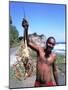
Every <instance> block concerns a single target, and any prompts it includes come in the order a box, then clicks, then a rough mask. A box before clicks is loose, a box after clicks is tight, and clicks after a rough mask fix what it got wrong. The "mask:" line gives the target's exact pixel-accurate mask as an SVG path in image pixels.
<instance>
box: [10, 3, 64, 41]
mask: <svg viewBox="0 0 68 90" xmlns="http://www.w3.org/2000/svg"><path fill="white" fill-rule="evenodd" d="M9 6H10V16H11V17H12V21H13V25H14V26H16V28H17V30H18V32H19V36H23V28H22V26H21V23H22V19H23V17H24V11H25V15H26V19H27V20H28V22H29V33H34V32H36V33H38V34H44V35H45V36H46V38H48V37H49V36H54V37H55V39H56V41H57V42H59V41H65V5H63V4H46V3H43V4H42V3H25V2H10V5H9Z"/></svg>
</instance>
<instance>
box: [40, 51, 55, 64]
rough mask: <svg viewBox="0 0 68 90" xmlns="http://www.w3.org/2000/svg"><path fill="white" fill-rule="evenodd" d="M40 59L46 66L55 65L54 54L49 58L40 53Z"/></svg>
mask: <svg viewBox="0 0 68 90" xmlns="http://www.w3.org/2000/svg"><path fill="white" fill-rule="evenodd" d="M38 59H39V62H41V63H44V64H48V65H49V64H51V63H53V61H54V58H53V57H52V54H50V55H49V56H48V57H46V56H45V53H44V52H42V53H40V55H39V58H38Z"/></svg>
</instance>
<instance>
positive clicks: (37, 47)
mask: <svg viewBox="0 0 68 90" xmlns="http://www.w3.org/2000/svg"><path fill="white" fill-rule="evenodd" d="M22 26H23V28H24V41H25V39H26V40H27V45H28V46H29V47H30V48H32V49H34V50H36V51H38V50H39V46H37V45H34V44H33V43H31V42H30V41H29V38H28V26H29V25H28V22H27V20H25V21H24V20H23V22H22Z"/></svg>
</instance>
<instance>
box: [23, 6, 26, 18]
mask: <svg viewBox="0 0 68 90" xmlns="http://www.w3.org/2000/svg"><path fill="white" fill-rule="evenodd" d="M23 12H24V19H26V14H25V9H24V7H23Z"/></svg>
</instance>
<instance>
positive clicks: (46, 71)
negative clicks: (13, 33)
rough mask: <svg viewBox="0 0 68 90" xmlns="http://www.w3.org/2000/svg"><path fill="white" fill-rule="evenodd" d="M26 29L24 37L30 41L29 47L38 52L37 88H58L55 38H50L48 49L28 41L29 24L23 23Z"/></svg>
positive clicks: (24, 21)
mask: <svg viewBox="0 0 68 90" xmlns="http://www.w3.org/2000/svg"><path fill="white" fill-rule="evenodd" d="M22 26H23V27H24V36H26V38H27V41H28V46H29V47H30V48H32V49H33V50H35V51H36V52H37V64H36V81H35V87H41V86H56V85H58V74H57V68H56V65H55V61H56V54H55V53H53V52H52V50H53V48H54V46H55V43H56V41H55V38H54V37H49V38H48V39H47V41H46V48H42V47H40V46H37V45H34V44H33V43H31V42H30V41H29V39H28V26H29V25H28V22H27V20H23V21H22ZM52 70H53V76H54V82H53V80H52V77H51V76H52V75H51V71H52Z"/></svg>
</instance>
